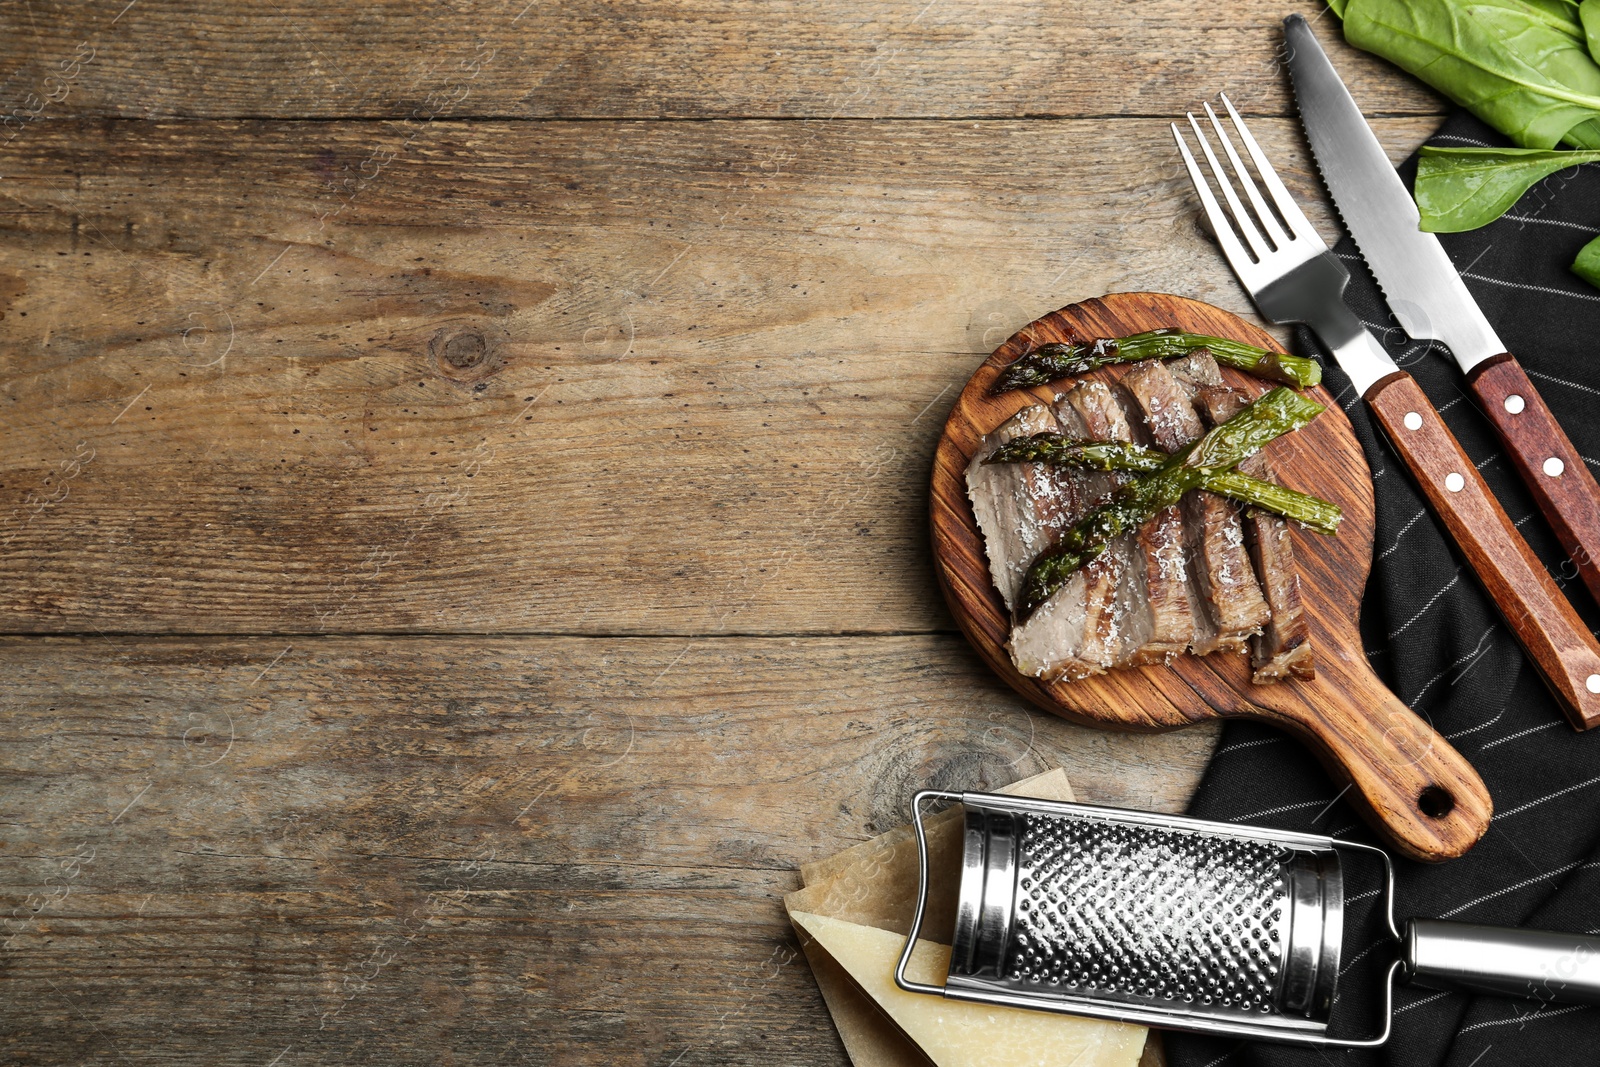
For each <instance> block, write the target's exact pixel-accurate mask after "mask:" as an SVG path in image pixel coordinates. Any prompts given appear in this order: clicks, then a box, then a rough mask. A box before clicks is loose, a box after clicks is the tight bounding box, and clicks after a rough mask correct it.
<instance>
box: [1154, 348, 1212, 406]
mask: <svg viewBox="0 0 1600 1067" xmlns="http://www.w3.org/2000/svg"><path fill="white" fill-rule="evenodd" d="M1167 369H1168V370H1169V371H1171V372H1172V376H1173V377H1174V378H1176V379H1178V384H1179V385H1180V386H1182V387H1183V391H1184V393H1186V394H1187V395H1188V396H1189V397H1190V399H1193V397H1194V395H1195V393H1196V392H1197V391H1198V390H1201V389H1206V388H1214V387H1216V386H1220V385H1221V384H1222V368H1221V367H1219V366H1217V361H1216V360H1215V359H1213V358H1212V356H1211V352H1210V350H1209V349H1204V348H1197V349H1195V350H1194V351H1193V352H1190V353H1189V354H1188V355H1186V356H1183V357H1181V358H1179V359H1174V360H1168V361H1167Z"/></svg>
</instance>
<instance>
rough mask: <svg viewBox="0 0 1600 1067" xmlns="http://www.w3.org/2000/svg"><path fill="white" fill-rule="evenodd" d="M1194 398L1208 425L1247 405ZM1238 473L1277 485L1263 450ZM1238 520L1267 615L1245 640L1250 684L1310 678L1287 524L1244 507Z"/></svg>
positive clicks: (1235, 395)
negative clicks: (1241, 523)
mask: <svg viewBox="0 0 1600 1067" xmlns="http://www.w3.org/2000/svg"><path fill="white" fill-rule="evenodd" d="M1195 400H1196V404H1197V405H1198V406H1199V407H1200V409H1201V410H1202V411H1204V412H1205V415H1206V420H1207V422H1209V423H1210V424H1211V425H1213V426H1215V425H1218V424H1219V423H1224V422H1227V421H1228V420H1229V419H1231V418H1233V416H1234V415H1236V414H1238V412H1239V409H1240V408H1242V407H1244V406H1245V404H1247V403H1249V398H1248V397H1247V396H1245V394H1243V393H1241V392H1239V391H1238V390H1236V389H1230V388H1227V387H1226V386H1222V387H1215V386H1213V387H1208V388H1203V389H1201V390H1200V391H1199V393H1198V394H1197V396H1196V398H1195ZM1239 470H1240V471H1241V472H1242V473H1244V474H1248V475H1250V476H1251V477H1252V478H1261V479H1263V480H1264V481H1269V482H1275V481H1277V477H1276V473H1275V472H1274V471H1273V469H1272V461H1271V460H1270V459H1268V458H1267V454H1266V452H1258V453H1256V454H1255V455H1253V456H1251V457H1250V458H1249V459H1247V460H1245V461H1244V462H1243V463H1241V464H1239ZM1243 519H1244V535H1245V544H1246V546H1247V547H1248V548H1249V551H1250V558H1251V559H1252V560H1253V561H1254V562H1255V568H1256V576H1257V577H1258V578H1259V579H1260V582H1261V588H1262V590H1263V591H1264V592H1265V594H1266V598H1267V606H1268V608H1269V609H1270V610H1271V613H1272V617H1271V618H1270V619H1269V620H1268V621H1267V624H1266V625H1265V626H1263V627H1262V629H1261V633H1260V634H1258V635H1256V636H1255V637H1252V638H1251V639H1250V666H1251V669H1252V675H1251V677H1252V680H1253V681H1255V682H1258V683H1261V684H1267V683H1270V682H1276V681H1279V680H1281V679H1283V678H1287V677H1289V676H1290V675H1293V676H1295V677H1297V678H1314V677H1316V673H1317V667H1316V654H1315V653H1314V652H1313V651H1312V645H1311V630H1310V627H1309V625H1308V624H1307V621H1306V617H1305V611H1304V609H1303V608H1302V605H1301V602H1300V571H1299V568H1298V567H1296V565H1295V561H1294V544H1293V542H1292V540H1291V539H1290V536H1289V524H1288V522H1287V521H1285V520H1284V519H1283V518H1281V517H1280V516H1277V515H1273V514H1271V513H1270V512H1265V511H1261V510H1259V509H1257V508H1245V509H1244V516H1243Z"/></svg>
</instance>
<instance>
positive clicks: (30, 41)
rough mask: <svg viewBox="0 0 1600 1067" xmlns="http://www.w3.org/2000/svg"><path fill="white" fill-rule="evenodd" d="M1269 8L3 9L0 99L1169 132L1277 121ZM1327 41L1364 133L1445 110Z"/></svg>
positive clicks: (277, 111)
mask: <svg viewBox="0 0 1600 1067" xmlns="http://www.w3.org/2000/svg"><path fill="white" fill-rule="evenodd" d="M125 7H126V8H127V10H124V8H125ZM1290 10H1295V11H1300V12H1302V13H1304V14H1305V15H1306V16H1307V17H1308V18H1318V17H1319V16H1321V15H1322V14H1324V13H1325V9H1324V8H1323V7H1322V5H1320V4H1315V3H1310V2H1307V0H1294V2H1292V3H1289V4H1287V5H1286V4H1284V3H1281V2H1280V3H1271V2H1268V0H1231V2H1228V3H1221V4H1214V5H1211V6H1210V7H1208V8H1207V9H1206V17H1205V18H1197V17H1195V11H1194V8H1193V6H1192V5H1190V4H1185V3H1182V2H1181V0H1146V2H1144V3H1141V4H1140V5H1139V7H1138V8H1137V11H1136V12H1135V11H1130V10H1127V9H1125V8H1124V7H1122V6H1121V5H1115V4H1038V3H1034V2H1031V0H984V2H980V0H936V2H934V3H929V2H928V0H897V2H893V3H872V2H863V0H850V2H840V0H835V2H830V3H828V4H813V3H804V2H795V0H786V2H782V3H773V4H749V3H743V2H739V0H694V2H684V0H671V2H666V3H644V2H640V0H625V2H620V3H602V2H599V0H576V2H572V3H562V4H542V3H530V2H529V0H479V2H474V0H456V2H454V3H452V4H451V5H450V6H449V9H448V15H441V14H440V13H439V12H438V11H436V10H434V9H432V8H426V7H419V6H417V5H415V4H409V3H404V2H402V0H374V2H371V3H364V4H360V5H341V4H325V3H311V2H307V0H285V2H282V3H273V4H255V3H251V2H250V0H232V2H223V3H211V4H195V3H192V2H189V0H139V2H138V3H136V4H133V5H128V3H127V0H97V2H94V3H72V2H70V0H29V2H27V3H19V2H16V0H12V2H11V3H8V4H7V5H6V11H5V15H6V20H7V27H6V28H7V31H8V32H7V33H6V34H4V35H3V36H0V60H3V61H0V69H4V70H5V71H6V72H7V73H8V74H10V77H9V78H8V79H7V80H6V82H5V83H4V85H3V87H0V103H3V104H4V113H5V114H8V115H10V114H15V115H19V116H20V117H21V118H22V119H24V120H26V118H27V117H28V116H30V115H32V114H33V112H34V111H35V110H36V109H37V108H39V106H40V104H41V103H44V105H45V106H44V113H45V115H46V116H48V115H68V116H105V115H114V116H119V117H125V118H151V117H155V118H169V117H203V118H219V117H221V118H229V117H240V116H245V117H293V118H300V117H316V118H346V117H370V118H388V119H401V120H405V119H407V118H409V117H412V116H417V117H418V118H417V120H418V121H422V120H425V119H427V118H430V117H431V118H452V117H476V118H549V117H561V118H564V117H579V118H597V117H598V118H649V119H661V118H694V119H698V118H708V117H769V118H820V119H834V118H850V117H868V118H874V117H901V118H912V117H915V118H921V117H930V116H931V117H938V116H960V117H968V116H971V117H986V118H993V117H1004V118H1021V117H1024V116H1062V115H1067V116H1086V115H1087V116H1096V115H1172V114H1181V113H1182V111H1183V110H1184V109H1185V108H1187V107H1192V106H1193V104H1194V102H1195V101H1196V100H1197V99H1199V98H1201V97H1204V96H1207V95H1210V94H1212V93H1215V92H1216V91H1217V90H1227V91H1228V92H1229V94H1230V95H1231V96H1232V98H1233V99H1234V100H1235V101H1236V102H1238V103H1239V104H1240V105H1241V106H1248V107H1250V108H1252V113H1256V111H1255V109H1265V113H1270V114H1278V115H1286V114H1290V113H1291V110H1290V105H1289V100H1288V92H1287V87H1286V85H1285V84H1284V81H1283V78H1282V75H1281V72H1280V70H1279V64H1278V61H1277V50H1278V48H1279V47H1280V45H1281V42H1282V31H1281V29H1280V22H1281V20H1282V18H1283V16H1284V15H1285V14H1287V13H1288V12H1289V11H1290ZM1330 21H1331V20H1330ZM1322 24H1323V25H1327V22H1323V23H1322ZM1324 37H1325V38H1326V39H1327V41H1328V47H1329V50H1330V52H1333V53H1334V57H1335V61H1336V62H1337V63H1338V65H1339V69H1340V72H1341V73H1342V74H1343V75H1344V76H1345V79H1346V81H1348V82H1349V83H1350V87H1351V90H1352V91H1353V92H1354V93H1355V95H1356V99H1357V100H1359V101H1360V102H1361V104H1362V106H1363V108H1364V109H1365V110H1366V111H1367V112H1368V113H1369V114H1371V113H1373V112H1383V113H1413V114H1434V115H1436V114H1439V113H1441V112H1442V110H1443V109H1442V107H1441V103H1440V101H1439V99H1438V98H1437V97H1436V96H1434V95H1433V94H1432V93H1431V92H1429V91H1428V90H1427V89H1425V88H1424V87H1422V86H1421V85H1419V84H1417V83H1415V82H1412V81H1410V80H1408V79H1406V78H1405V77H1403V76H1402V75H1399V74H1398V73H1396V72H1395V71H1394V70H1393V68H1389V67H1385V66H1384V65H1383V64H1381V63H1380V62H1378V61H1377V60H1376V59H1374V58H1373V57H1371V56H1368V55H1366V54H1364V53H1360V52H1356V51H1355V50H1353V49H1351V48H1349V47H1348V46H1346V45H1344V43H1343V42H1342V40H1340V39H1339V35H1338V33H1337V32H1336V31H1335V32H1328V33H1325V34H1324ZM85 49H87V50H88V51H87V52H86V51H85ZM85 54H87V55H90V56H91V57H92V58H90V59H88V60H87V61H86V62H79V63H78V64H77V65H76V68H75V70H74V68H72V67H70V66H69V67H66V68H63V67H62V66H61V64H62V63H63V62H64V61H68V60H71V59H73V58H74V57H78V56H82V55H85ZM69 70H70V71H73V72H72V73H71V75H70V77H63V76H62V75H63V74H64V72H66V71H69ZM63 90H64V91H65V94H66V95H65V99H55V100H51V99H50V97H52V96H56V97H59V96H60V94H61V93H62V92H63ZM30 94H31V97H32V98H31V99H30Z"/></svg>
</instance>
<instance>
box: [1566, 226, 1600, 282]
mask: <svg viewBox="0 0 1600 1067" xmlns="http://www.w3.org/2000/svg"><path fill="white" fill-rule="evenodd" d="M1572 273H1574V274H1576V275H1577V276H1578V277H1580V278H1582V279H1583V280H1584V281H1586V282H1588V283H1589V284H1590V285H1592V286H1594V287H1595V288H1596V289H1600V237H1596V238H1595V239H1594V240H1592V241H1590V242H1589V243H1588V244H1586V245H1584V246H1583V248H1582V249H1580V250H1579V252H1578V258H1577V259H1575V260H1573V261H1572Z"/></svg>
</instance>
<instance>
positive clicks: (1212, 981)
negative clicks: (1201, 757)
mask: <svg viewBox="0 0 1600 1067" xmlns="http://www.w3.org/2000/svg"><path fill="white" fill-rule="evenodd" d="M1284 855H1285V853H1284V850H1283V849H1282V848H1281V847H1279V846H1277V845H1273V844H1270V843H1267V842H1262V841H1250V840H1237V839H1227V838H1219V837H1210V836H1197V835H1195V834H1193V833H1188V832H1184V831H1179V830H1167V829H1161V828H1158V827H1151V826H1131V825H1127V824H1119V823H1114V822H1107V821H1104V820H1099V819H1085V818H1067V817H1060V816H1048V815H1040V814H1036V813H1029V814H1027V815H1026V816H1024V825H1023V832H1022V841H1021V847H1020V855H1019V858H1018V859H1019V862H1018V869H1017V906H1016V914H1015V921H1014V925H1013V930H1012V940H1011V944H1010V946H1009V947H1008V951H1007V953H1006V962H1005V974H1006V976H1007V977H1008V978H1009V979H1010V980H1011V981H1012V982H1013V983H1021V984H1025V985H1034V986H1038V987H1040V988H1043V989H1049V990H1052V991H1055V992H1068V991H1071V990H1081V991H1084V992H1092V993H1094V994H1096V995H1098V996H1112V997H1118V998H1122V999H1133V1000H1141V1001H1147V1002H1154V1003H1157V1004H1168V1005H1171V1006H1173V1007H1189V1006H1193V1007H1205V1008H1209V1009H1211V1010H1216V1009H1219V1008H1220V1009H1225V1010H1227V1009H1231V1010H1235V1011H1244V1012H1251V1013H1254V1012H1269V1011H1271V1010H1272V1003H1273V997H1274V992H1275V990H1276V989H1277V986H1278V981H1279V977H1278V976H1279V973H1280V970H1281V968H1282V963H1281V958H1282V955H1283V947H1284V939H1285V938H1286V937H1287V935H1288V931H1287V930H1286V929H1285V928H1284V927H1285V923H1286V922H1287V917H1288V888H1287V885H1286V883H1285V880H1284V877H1283V860H1284Z"/></svg>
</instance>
